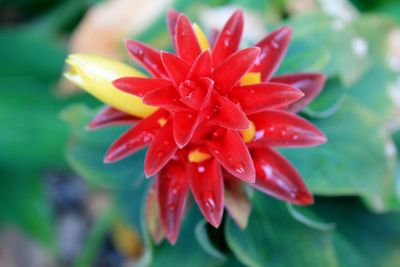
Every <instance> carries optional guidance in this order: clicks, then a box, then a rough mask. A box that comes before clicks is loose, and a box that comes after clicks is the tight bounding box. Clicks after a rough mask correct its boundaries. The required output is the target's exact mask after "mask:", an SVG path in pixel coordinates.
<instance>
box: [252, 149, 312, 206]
mask: <svg viewBox="0 0 400 267" xmlns="http://www.w3.org/2000/svg"><path fill="white" fill-rule="evenodd" d="M251 155H252V157H253V160H254V165H255V168H256V176H257V178H256V182H255V183H254V184H251V185H252V186H254V187H255V188H257V189H258V190H260V191H262V192H264V193H266V194H269V195H272V196H274V197H276V198H279V199H282V200H285V201H288V202H291V203H295V204H300V205H308V204H312V203H313V201H314V200H313V196H312V194H311V193H310V192H309V191H308V189H307V187H306V185H305V184H304V182H303V180H302V179H301V177H300V175H299V174H298V172H297V171H296V170H295V169H294V168H293V166H292V165H291V164H290V163H289V162H288V161H287V160H286V159H285V158H284V157H282V156H281V155H280V154H278V153H277V152H276V151H274V150H272V149H269V148H253V149H251Z"/></svg>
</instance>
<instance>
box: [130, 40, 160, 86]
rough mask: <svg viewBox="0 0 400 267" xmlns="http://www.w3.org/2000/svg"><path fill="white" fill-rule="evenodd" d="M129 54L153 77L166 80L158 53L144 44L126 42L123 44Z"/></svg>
mask: <svg viewBox="0 0 400 267" xmlns="http://www.w3.org/2000/svg"><path fill="white" fill-rule="evenodd" d="M125 46H126V48H127V49H128V51H129V53H130V54H131V55H132V56H133V57H134V58H135V59H136V60H137V61H138V62H139V63H140V64H141V65H142V66H143V67H144V68H145V69H146V70H147V71H148V72H150V73H151V74H152V75H153V76H154V77H158V78H163V79H166V78H168V75H167V73H166V71H165V69H164V65H163V64H162V62H161V57H160V51H158V50H157V49H154V48H152V47H150V46H148V45H146V44H143V43H140V42H137V41H131V40H128V41H126V43H125Z"/></svg>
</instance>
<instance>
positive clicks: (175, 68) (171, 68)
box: [161, 52, 190, 87]
mask: <svg viewBox="0 0 400 267" xmlns="http://www.w3.org/2000/svg"><path fill="white" fill-rule="evenodd" d="M161 59H162V62H163V64H164V67H165V69H166V70H167V72H168V75H169V77H170V79H171V80H172V82H173V83H174V85H175V86H176V87H177V86H179V84H180V83H181V82H183V81H184V80H185V79H186V76H187V74H188V73H189V70H190V66H189V65H188V64H186V63H185V61H183V60H182V59H180V58H179V57H177V56H175V55H174V54H171V53H168V52H161Z"/></svg>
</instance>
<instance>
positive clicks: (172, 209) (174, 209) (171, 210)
mask: <svg viewBox="0 0 400 267" xmlns="http://www.w3.org/2000/svg"><path fill="white" fill-rule="evenodd" d="M168 210H169V211H170V212H175V211H176V204H175V203H172V204H169V205H168Z"/></svg>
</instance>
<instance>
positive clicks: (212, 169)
mask: <svg viewBox="0 0 400 267" xmlns="http://www.w3.org/2000/svg"><path fill="white" fill-rule="evenodd" d="M189 172H190V188H191V190H192V194H193V197H194V199H195V200H196V202H197V205H198V206H199V207H200V210H201V212H202V213H203V215H204V217H205V218H206V219H207V221H208V222H209V223H210V224H211V225H213V226H214V227H218V226H219V225H220V224H221V220H222V214H223V210H224V183H223V178H222V173H221V169H220V167H219V165H218V164H217V162H216V161H215V160H213V159H210V160H207V161H203V162H200V163H190V164H189Z"/></svg>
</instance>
